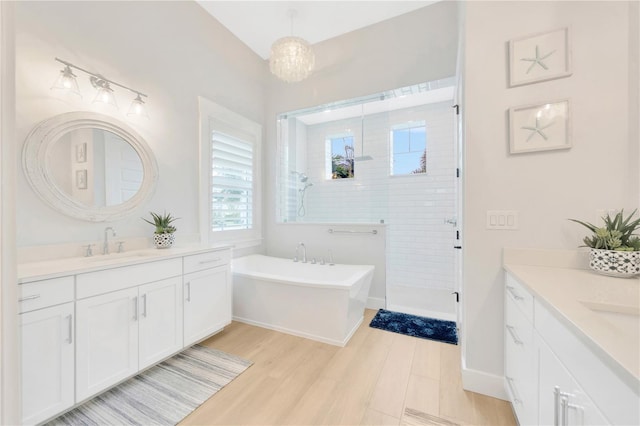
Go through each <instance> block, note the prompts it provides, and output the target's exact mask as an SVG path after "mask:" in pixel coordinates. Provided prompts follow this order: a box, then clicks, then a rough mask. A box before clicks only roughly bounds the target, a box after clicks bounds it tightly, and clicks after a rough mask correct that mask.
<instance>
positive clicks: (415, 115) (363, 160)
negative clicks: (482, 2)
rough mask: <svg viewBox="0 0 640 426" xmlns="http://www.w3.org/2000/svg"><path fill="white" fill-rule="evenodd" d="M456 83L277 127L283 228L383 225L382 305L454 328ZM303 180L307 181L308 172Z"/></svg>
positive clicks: (359, 102)
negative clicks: (445, 322)
mask: <svg viewBox="0 0 640 426" xmlns="http://www.w3.org/2000/svg"><path fill="white" fill-rule="evenodd" d="M453 86H454V79H453V78H450V79H444V80H439V81H435V82H430V83H423V84H419V85H415V86H410V87H404V88H401V89H397V90H390V91H386V92H384V93H378V94H374V95H372V96H365V97H361V98H357V99H350V100H347V101H341V102H335V103H332V104H327V105H320V106H318V107H314V108H309V109H306V110H300V111H293V112H288V113H286V114H282V115H281V116H280V117H279V119H278V133H279V135H278V157H277V158H278V164H277V180H278V193H277V197H278V198H277V202H276V204H277V206H276V207H277V212H276V214H277V220H278V222H279V223H283V224H284V223H297V224H304V223H308V224H318V223H333V224H363V223H372V224H373V223H375V224H380V223H384V224H385V226H386V303H387V308H390V309H391V308H396V310H401V311H405V312H409V313H417V314H429V313H431V312H434V311H435V312H438V313H441V314H443V315H439V316H440V317H449V318H450V319H454V317H455V313H454V303H452V301H453V300H454V298H453V297H452V296H451V293H452V292H454V291H456V282H455V278H454V277H455V274H454V267H455V262H454V256H455V254H454V248H453V247H454V246H455V245H456V244H455V241H454V239H455V235H456V232H455V231H456V229H455V228H454V227H452V225H450V224H446V223H445V220H446V219H451V218H454V217H456V216H457V204H456V203H457V193H456V191H457V186H456V185H457V183H456V167H457V163H456V161H457V157H456V150H455V132H454V131H455V112H454V111H455V110H454V109H453V108H452V104H453V93H454V87H453ZM302 171H304V172H302Z"/></svg>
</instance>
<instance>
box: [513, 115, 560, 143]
mask: <svg viewBox="0 0 640 426" xmlns="http://www.w3.org/2000/svg"><path fill="white" fill-rule="evenodd" d="M552 125H553V121H552V122H550V123H549V124H547V125H546V126H541V125H540V117H536V126H535V127H530V126H522V127H520V128H521V129H522V130H530V131H531V134H530V135H529V137H527V142H529V141H530V140H531V138H532V137H533V136H534V135H536V134H538V135H540V136H542V139H544V140H545V141H546V140H548V139H549V138H548V137H547V135H546V134H545V133H544V132H543V130H544V129H546V128H547V127H549V126H552Z"/></svg>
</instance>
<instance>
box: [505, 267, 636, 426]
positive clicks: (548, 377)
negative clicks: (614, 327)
mask: <svg viewBox="0 0 640 426" xmlns="http://www.w3.org/2000/svg"><path fill="white" fill-rule="evenodd" d="M526 272H527V273H529V275H527V276H528V277H531V279H532V280H534V279H536V276H535V275H534V274H532V273H531V272H532V269H526ZM549 277H552V275H549ZM549 277H548V278H547V280H548V279H549ZM544 282H548V281H544ZM527 283H528V282H527ZM536 285H537V287H535V286H536ZM556 285H557V284H556ZM551 287H552V286H548V287H543V288H545V289H547V288H551ZM533 288H537V289H540V288H541V285H540V284H539V283H538V281H535V282H534V287H533ZM553 288H555V289H556V290H554V293H552V294H559V293H560V292H559V291H558V290H557V287H555V286H554V287H553ZM545 294H549V293H545ZM569 306H572V305H569ZM570 325H571V322H570V320H568V319H565V317H564V314H563V313H562V312H560V311H559V310H558V309H557V308H555V307H553V305H552V304H550V302H548V301H547V300H546V299H544V298H543V297H542V296H540V295H539V294H538V293H536V294H533V293H532V292H531V291H529V290H528V288H527V287H525V285H524V284H523V283H522V282H520V281H518V280H517V279H516V278H515V277H514V276H512V275H511V274H510V273H509V272H507V273H506V276H505V390H506V391H507V394H508V395H509V399H510V401H511V403H512V405H513V407H514V411H515V414H516V416H517V418H518V422H519V423H520V424H539V425H556V426H569V425H609V424H616V425H618V424H619V425H627V424H629V425H631V424H640V416H639V414H640V399H639V398H638V388H637V387H636V386H637V385H634V384H633V381H634V379H633V378H630V376H628V375H626V374H624V373H622V372H621V371H620V370H618V369H617V368H618V367H616V365H615V364H612V363H610V362H609V361H607V358H606V355H605V354H603V353H602V352H600V349H599V347H598V346H597V344H596V343H595V342H590V341H589V339H588V337H586V336H584V335H582V334H580V333H581V332H580V331H578V330H576V329H574V328H572V327H571V326H570ZM635 383H637V382H635Z"/></svg>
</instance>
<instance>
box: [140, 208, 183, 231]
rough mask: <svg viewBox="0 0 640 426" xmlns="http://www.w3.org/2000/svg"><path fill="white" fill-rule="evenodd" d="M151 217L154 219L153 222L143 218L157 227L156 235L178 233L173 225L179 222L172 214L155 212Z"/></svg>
mask: <svg viewBox="0 0 640 426" xmlns="http://www.w3.org/2000/svg"><path fill="white" fill-rule="evenodd" d="M150 213H151V217H152V218H153V222H151V221H150V220H147V219H145V218H142V220H144V221H145V222H147V223H148V224H151V225H153V226H155V227H156V230H155V232H154V234H173V233H174V232H176V230H177V229H176V227H175V226H173V225H172V223H173V222H174V221H176V220H178V219H179V218H178V217H173V216H171V213H167V212H164V214H158V213H154V212H150Z"/></svg>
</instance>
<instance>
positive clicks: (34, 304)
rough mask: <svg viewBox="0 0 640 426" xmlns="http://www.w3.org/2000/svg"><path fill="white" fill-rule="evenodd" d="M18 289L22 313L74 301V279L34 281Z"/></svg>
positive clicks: (21, 285)
mask: <svg viewBox="0 0 640 426" xmlns="http://www.w3.org/2000/svg"><path fill="white" fill-rule="evenodd" d="M18 287H19V288H18V293H19V296H18V311H19V312H20V313H23V312H29V311H34V310H36V309H41V308H46V307H47V306H53V305H59V304H61V303H66V302H72V301H73V296H74V295H73V277H61V278H53V279H50V280H42V281H33V282H29V283H25V284H20V285H19V286H18Z"/></svg>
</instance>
